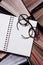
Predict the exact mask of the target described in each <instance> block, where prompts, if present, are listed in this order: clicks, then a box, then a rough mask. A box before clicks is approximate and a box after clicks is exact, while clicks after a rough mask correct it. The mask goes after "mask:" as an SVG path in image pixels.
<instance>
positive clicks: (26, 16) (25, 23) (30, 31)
mask: <svg viewBox="0 0 43 65" xmlns="http://www.w3.org/2000/svg"><path fill="white" fill-rule="evenodd" d="M29 20H32V16H28V15H26V14H21V15H20V16H19V18H18V22H17V30H19V26H18V24H20V25H21V26H24V27H26V26H29V25H30V26H31V27H30V29H29V30H28V35H29V36H28V37H25V36H24V35H21V36H22V37H23V38H24V39H28V38H34V36H33V34H34V33H35V36H37V35H38V34H39V31H38V32H37V33H36V30H35V29H36V27H33V25H32V24H31V23H30V22H29ZM22 21H25V22H24V23H23V22H22Z"/></svg>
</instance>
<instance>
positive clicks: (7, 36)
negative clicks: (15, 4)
mask: <svg viewBox="0 0 43 65" xmlns="http://www.w3.org/2000/svg"><path fill="white" fill-rule="evenodd" d="M13 20H14V16H11V17H10V21H9V25H8V30H7V34H6V39H5V43H4V49H3V50H4V51H7V48H8V43H9V38H10V34H11V30H12V26H13Z"/></svg>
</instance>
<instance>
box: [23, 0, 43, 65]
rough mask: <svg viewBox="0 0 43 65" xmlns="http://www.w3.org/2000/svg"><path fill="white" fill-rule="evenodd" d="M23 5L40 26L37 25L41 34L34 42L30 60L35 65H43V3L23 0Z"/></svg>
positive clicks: (36, 0)
mask: <svg viewBox="0 0 43 65" xmlns="http://www.w3.org/2000/svg"><path fill="white" fill-rule="evenodd" d="M23 3H24V5H25V6H26V8H27V9H28V11H30V12H31V14H32V15H33V17H34V18H35V19H36V20H37V21H38V23H39V24H40V25H39V24H38V25H37V26H38V29H39V34H38V36H37V37H36V38H35V40H34V44H33V48H32V53H31V57H30V60H31V62H32V64H33V65H43V1H42V0H32V1H31V0H23ZM36 32H37V31H36Z"/></svg>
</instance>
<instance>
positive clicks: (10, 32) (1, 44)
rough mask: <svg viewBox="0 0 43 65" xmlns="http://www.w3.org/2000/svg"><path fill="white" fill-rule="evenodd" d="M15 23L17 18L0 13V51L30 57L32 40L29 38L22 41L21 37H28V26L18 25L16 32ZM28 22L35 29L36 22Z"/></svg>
mask: <svg viewBox="0 0 43 65" xmlns="http://www.w3.org/2000/svg"><path fill="white" fill-rule="evenodd" d="M17 22H18V17H14V16H9V15H5V14H1V13H0V51H5V52H10V53H14V54H19V55H23V56H30V53H31V49H32V44H33V40H34V39H33V38H31V37H30V38H29V39H24V38H22V36H21V35H24V36H28V30H29V28H30V26H26V27H23V26H21V25H20V24H19V31H18V30H17ZM29 22H30V23H31V24H32V26H33V27H36V25H37V21H33V20H29ZM33 33H34V32H33ZM34 35H35V34H33V36H34Z"/></svg>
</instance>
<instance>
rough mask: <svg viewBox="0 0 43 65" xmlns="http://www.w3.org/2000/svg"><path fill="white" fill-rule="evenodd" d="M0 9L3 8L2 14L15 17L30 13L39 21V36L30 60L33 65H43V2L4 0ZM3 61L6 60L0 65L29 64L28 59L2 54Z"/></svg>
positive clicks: (0, 3) (36, 38)
mask: <svg viewBox="0 0 43 65" xmlns="http://www.w3.org/2000/svg"><path fill="white" fill-rule="evenodd" d="M19 6H20V7H19ZM24 6H25V7H24ZM0 8H1V9H0V12H1V13H5V14H9V15H14V16H15V15H16V16H18V17H19V14H24V13H25V14H27V15H28V14H29V13H30V14H31V15H32V17H33V18H34V19H35V20H37V22H38V24H37V27H38V30H39V34H38V36H37V37H35V39H34V43H33V47H32V52H31V57H30V59H29V60H30V61H31V64H32V65H43V0H32V1H31V0H19V1H18V0H2V1H1V2H0ZM26 8H27V10H26ZM36 32H37V30H36ZM4 58H5V59H4ZM2 59H4V60H3V61H2V62H1V63H0V65H5V64H6V63H7V62H8V63H9V62H11V61H13V62H12V63H9V65H10V64H13V65H19V64H22V63H25V64H26V63H27V59H26V58H24V57H20V56H16V55H12V54H9V53H8V54H7V53H2V52H0V60H2ZM8 59H9V61H8ZM15 59H16V61H15ZM18 59H19V60H18ZM6 60H7V61H6ZM20 60H21V61H20ZM5 61H6V63H5ZM16 62H17V63H16ZM29 63H30V62H29ZM31 64H28V65H31ZM22 65H24V64H22Z"/></svg>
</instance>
